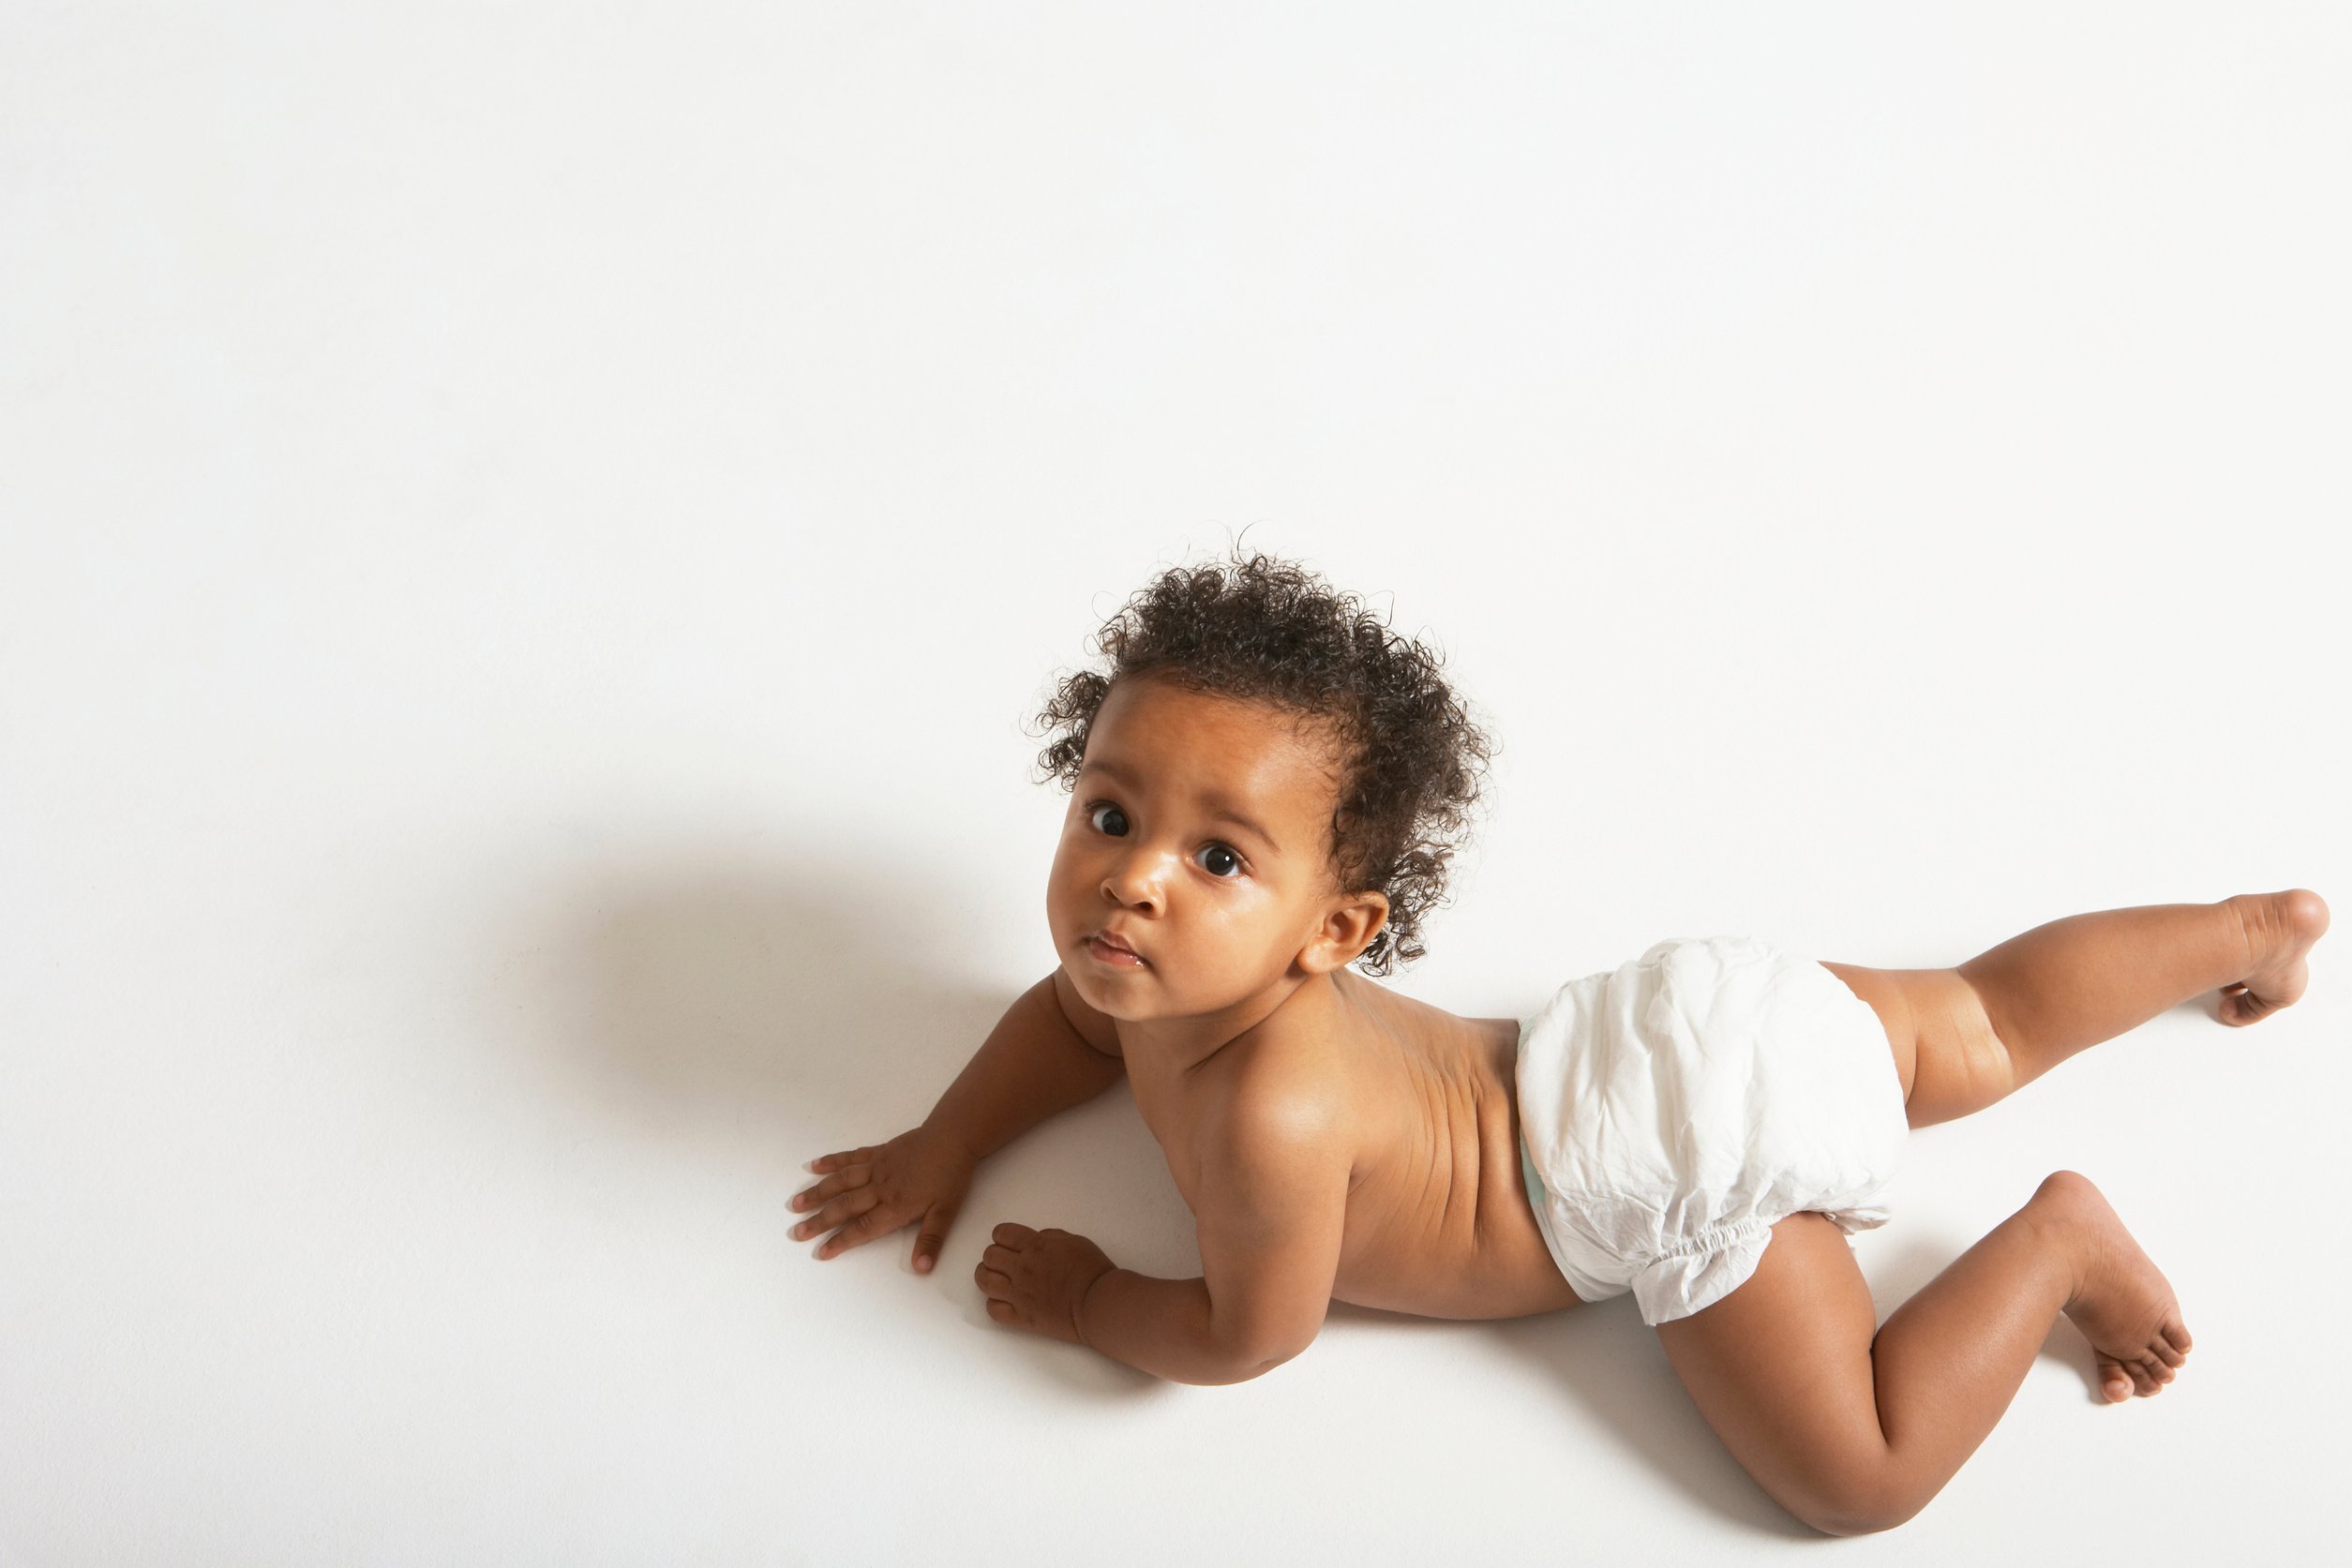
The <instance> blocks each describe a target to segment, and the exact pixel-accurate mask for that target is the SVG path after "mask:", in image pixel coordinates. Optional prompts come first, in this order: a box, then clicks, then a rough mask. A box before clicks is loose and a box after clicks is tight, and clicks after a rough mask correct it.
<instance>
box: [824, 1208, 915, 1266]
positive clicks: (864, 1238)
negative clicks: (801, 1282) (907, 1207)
mask: <svg viewBox="0 0 2352 1568" xmlns="http://www.w3.org/2000/svg"><path fill="white" fill-rule="evenodd" d="M854 1201H855V1200H854V1199H836V1200H835V1202H854ZM868 1202H869V1203H872V1202H873V1200H868ZM907 1218H908V1216H906V1215H903V1214H900V1213H899V1212H898V1211H897V1210H896V1209H891V1208H881V1207H869V1208H868V1209H867V1210H866V1211H865V1212H864V1213H863V1214H861V1215H859V1216H858V1217H856V1218H855V1219H852V1220H851V1221H850V1222H849V1223H848V1224H846V1225H845V1226H843V1227H842V1228H841V1229H840V1230H838V1231H836V1232H833V1233H832V1234H831V1236H829V1237H827V1238H826V1240H825V1245H824V1246H822V1247H818V1248H817V1249H816V1255H817V1257H819V1258H831V1257H832V1256H833V1255H835V1254H836V1253H841V1252H846V1251H848V1250H849V1249H850V1248H851V1247H863V1246H864V1245H865V1244H866V1243H867V1242H870V1241H872V1240H873V1239H874V1238H875V1237H876V1236H887V1235H889V1234H890V1233H891V1232H892V1231H895V1230H897V1229H898V1228H899V1227H900V1226H901V1225H904V1224H906V1221H907ZM805 1223H814V1222H813V1221H810V1222H805Z"/></svg>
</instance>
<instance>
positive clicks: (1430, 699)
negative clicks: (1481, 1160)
mask: <svg viewBox="0 0 2352 1568" xmlns="http://www.w3.org/2000/svg"><path fill="white" fill-rule="evenodd" d="M1224 564H1225V563H1223V562H1216V563H1210V564H1206V565H1201V566H1196V567H1191V566H1177V567H1171V568H1169V569H1168V570H1167V571H1165V572H1162V573H1161V575H1159V576H1158V577H1156V578H1154V579H1153V580H1152V581H1151V582H1150V583H1148V584H1146V586H1145V587H1144V588H1143V589H1142V590H1140V591H1138V592H1137V593H1136V595H1135V596H1134V598H1132V599H1131V600H1130V601H1129V602H1128V604H1127V605H1126V606H1125V607H1124V608H1123V609H1122V610H1121V611H1120V612H1119V613H1118V614H1117V615H1116V616H1114V617H1113V618H1112V619H1111V620H1108V621H1106V622H1105V623H1104V624H1103V625H1102V627H1101V630H1099V631H1098V632H1097V633H1096V634H1095V635H1094V637H1093V639H1092V640H1093V642H1094V645H1095V647H1096V648H1097V650H1099V651H1101V652H1103V653H1106V654H1108V655H1109V656H1110V658H1111V660H1112V666H1111V669H1110V672H1109V673H1108V674H1107V675H1104V674H1098V673H1096V672H1094V671H1091V670H1081V671H1078V672H1076V673H1075V674H1071V675H1070V676H1068V677H1067V678H1066V679H1062V680H1061V681H1060V683H1059V684H1058V685H1057V686H1056V688H1055V690H1054V694H1053V696H1052V698H1051V700H1049V701H1048V702H1047V703H1046V705H1045V707H1044V709H1043V710H1042V711H1041V712H1040V713H1039V714H1038V715H1037V717H1038V719H1039V720H1040V721H1041V723H1042V724H1044V725H1045V726H1046V727H1045V729H1044V730H1042V731H1040V730H1036V729H1031V730H1029V731H1027V733H1029V734H1031V735H1037V734H1041V733H1043V734H1055V735H1056V736H1057V738H1056V739H1055V740H1054V742H1053V743H1052V744H1051V745H1049V746H1047V747H1046V748H1045V750H1043V751H1042V752H1040V753H1039V754H1038V758H1037V760H1038V766H1039V767H1040V768H1041V769H1043V776H1042V777H1041V778H1039V779H1038V780H1037V781H1036V782H1037V783H1040V784H1042V783H1044V782H1046V781H1047V780H1048V779H1058V780H1059V781H1060V783H1061V786H1062V788H1063V790H1064V791H1065V792H1069V791H1074V790H1075V789H1076V787H1077V783H1078V772H1079V769H1080V768H1081V767H1082V766H1084V764H1085V761H1086V737H1087V734H1088V733H1089V731H1090V729H1091V728H1092V725H1093V723H1094V717H1095V714H1096V712H1097V711H1098V710H1099V709H1101V706H1102V699H1103V698H1104V697H1105V696H1107V695H1108V694H1109V693H1110V690H1111V686H1112V683H1113V682H1115V681H1117V680H1122V679H1137V678H1144V677H1148V678H1149V679H1156V680H1166V681H1168V682H1170V683H1171V684H1174V685H1176V686H1178V687H1181V688H1183V689H1186V690H1189V691H1192V692H1198V693H1206V694H1215V695H1219V696H1227V697H1235V698H1238V699H1241V700H1244V701H1250V702H1258V703H1264V704H1266V705H1268V706H1271V707H1274V708H1277V709H1285V710H1287V711H1289V712H1290V713H1292V714H1294V715H1296V717H1297V718H1299V719H1300V720H1302V721H1311V722H1313V723H1315V724H1320V725H1321V726H1323V728H1324V732H1325V733H1326V735H1327V736H1328V737H1329V739H1330V740H1331V741H1332V743H1333V750H1334V751H1335V753H1336V754H1337V757H1338V759H1339V761H1340V764H1341V778H1340V787H1339V796H1338V802H1337V804H1336V806H1335V808H1334V809H1333V811H1332V814H1331V822H1330V832H1329V835H1328V837H1327V839H1326V844H1325V846H1324V847H1325V852H1326V859H1327V864H1328V866H1329V869H1330V874H1331V876H1332V878H1333V885H1334V886H1335V887H1336V888H1338V889H1341V890H1342V891H1348V892H1369V891H1374V890H1377V891H1379V892H1381V893H1384V894H1386V896H1387V899H1388V919H1387V923H1386V925H1385V926H1383V927H1382V929H1381V932H1380V934H1379V935H1377V936H1376V937H1374V938H1373V939H1372V941H1371V945H1370V946H1368V947H1367V948H1365V949H1364V950H1363V952H1361V953H1359V954H1358V955H1356V959H1355V961H1354V962H1355V963H1356V965H1357V966H1358V967H1359V968H1361V969H1362V971H1363V972H1364V973H1365V974H1367V975H1371V976H1385V975H1386V974H1387V973H1389V970H1390V968H1391V966H1392V964H1393V963H1396V962H1398V961H1401V962H1403V963H1412V962H1413V961H1414V960H1416V959H1418V958H1420V957H1421V956H1422V955H1423V954H1424V953H1425V952H1427V950H1428V949H1427V948H1425V947H1423V945H1422V943H1421V940H1420V935H1421V921H1422V918H1423V917H1424V916H1426V915H1427V914H1428V913H1429V911H1430V910H1431V909H1432V908H1434V907H1436V906H1437V905H1439V904H1440V903H1442V902H1446V901H1445V900H1444V894H1445V891H1446V875H1447V867H1446V862H1447V861H1448V860H1449V859H1451V858H1452V856H1453V853H1454V850H1455V848H1456V847H1457V845H1458V844H1459V842H1460V841H1461V839H1462V838H1463V837H1464V836H1465V834H1466V830H1467V828H1468V823H1469V815H1470V808H1471V806H1472V804H1473V803H1474V802H1476V800H1477V799H1478V796H1479V785H1480V782H1481V779H1482V777H1483V775H1484V772H1485V770H1486V768H1487V765H1488V763H1489V762H1490V760H1491V757H1492V755H1493V754H1494V752H1495V750H1496V749H1497V748H1496V747H1495V746H1494V744H1493V742H1492V741H1491V740H1490V739H1488V737H1487V735H1486V733H1485V732H1484V731H1483V730H1481V729H1480V728H1479V727H1478V726H1477V725H1476V724H1473V723H1472V722H1471V720H1470V716H1469V713H1468V711H1467V710H1466V709H1465V707H1464V705H1463V704H1462V703H1461V701H1460V700H1459V699H1457V698H1456V696H1455V695H1454V693H1453V691H1452V690H1451V689H1450V688H1449V687H1448V686H1447V685H1446V682H1445V680H1444V679H1442V678H1441V677H1440V676H1439V674H1438V667H1439V666H1440V665H1442V664H1443V663H1444V658H1443V656H1442V655H1439V654H1436V653H1434V652H1432V651H1431V650H1430V649H1427V648H1425V647H1423V646H1422V645H1421V644H1420V643H1419V642H1418V641H1412V642H1408V641H1406V640H1405V639H1404V638H1403V637H1401V636H1393V635H1390V634H1389V632H1388V630H1387V627H1386V623H1385V622H1383V621H1381V620H1376V619H1374V618H1373V616H1372V615H1371V612H1370V611H1369V610H1367V609H1365V608H1364V607H1363V605H1362V604H1361V603H1360V602H1359V601H1358V600H1356V599H1355V598H1354V597H1352V596H1348V595H1342V594H1337V593H1334V592H1333V591H1332V590H1330V589H1329V588H1328V587H1326V585H1325V584H1324V583H1323V582H1322V580H1321V579H1320V578H1318V577H1316V576H1315V575H1313V574H1312V573H1311V572H1308V571H1306V570H1304V569H1303V568H1301V567H1298V566H1296V565H1293V564H1291V563H1289V562H1287V561H1282V560H1277V559H1275V558H1273V557H1270V556H1267V555H1265V554H1263V553H1254V554H1251V556H1249V557H1248V558H1247V559H1246V560H1245V559H1243V558H1241V556H1240V555H1239V552H1238V547H1237V546H1236V551H1235V555H1234V559H1233V562H1232V564H1233V566H1234V568H1235V569H1234V570H1233V571H1231V572H1230V573H1228V572H1226V571H1224V570H1222V567H1223V565H1224Z"/></svg>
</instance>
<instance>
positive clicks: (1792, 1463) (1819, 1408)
mask: <svg viewBox="0 0 2352 1568" xmlns="http://www.w3.org/2000/svg"><path fill="white" fill-rule="evenodd" d="M1877 1333H1878V1318H1877V1314H1876V1312H1875V1311H1874V1309H1873V1308H1872V1307H1871V1305H1870V1288H1869V1286H1868V1285H1867V1284H1865V1282H1864V1280H1863V1277H1862V1270H1861V1268H1860V1266H1859V1265H1858V1264H1856V1263H1855V1262H1854V1256H1853V1250H1852V1248H1851V1247H1849V1246H1848V1245H1847V1242H1846V1236H1845V1232H1842V1231H1840V1230H1839V1229H1838V1228H1837V1227H1836V1225H1835V1224H1834V1223H1832V1222H1831V1221H1830V1220H1829V1219H1827V1218H1826V1217H1823V1216H1821V1215H1818V1214H1812V1213H1799V1214H1792V1215H1790V1217H1788V1218H1786V1219H1784V1220H1782V1221H1780V1222H1779V1223H1778V1224H1777V1225H1775V1226H1774V1227H1773V1228H1772V1242H1771V1244H1770V1245H1769V1246H1767V1247H1765V1248H1764V1256H1763V1259H1762V1261H1761V1262H1759V1263H1758V1264H1757V1265H1756V1272H1755V1273H1754V1274H1753V1275H1751V1276H1749V1277H1748V1278H1747V1280H1746V1281H1745V1283H1743V1284H1742V1285H1741V1286H1740V1288H1739V1289H1738V1290H1735V1291H1733V1292H1731V1293H1730V1295H1728V1296H1725V1297H1724V1298H1723V1299H1722V1300H1721V1301H1718V1302H1716V1303H1715V1305H1714V1306H1712V1307H1705V1308H1703V1309H1701V1310H1700V1311H1698V1312H1694V1313H1693V1314H1691V1315H1690V1316H1689V1317H1687V1318H1677V1319H1675V1320H1673V1321H1672V1322H1663V1323H1660V1324H1658V1325H1657V1336H1658V1341H1659V1343H1660V1344H1662V1345H1663V1346H1664V1347H1665V1349H1666V1359H1667V1360H1668V1361H1670V1362H1671V1363H1672V1364H1673V1366H1674V1370H1675V1372H1676V1373H1677V1374H1678V1375H1679V1376H1680V1377H1681V1378H1682V1380H1683V1386H1684V1387H1685V1388H1687V1389H1688V1390H1690V1396H1691V1399H1692V1400H1693V1402H1695V1403H1696V1404H1697V1405H1698V1407H1699V1413H1700V1414H1701V1415H1703V1416H1705V1417H1706V1420H1707V1425H1708V1426H1712V1427H1714V1428H1715V1435H1716V1436H1717V1437H1719V1438H1721V1439H1722V1440H1723V1445H1724V1446H1725V1447H1726V1448H1729V1449H1730V1451H1731V1456H1732V1457H1733V1458H1736V1459H1737V1460H1739V1462H1740V1465H1741V1467H1742V1468H1743V1469H1745V1471H1747V1472H1748V1474H1750V1475H1752V1476H1754V1477H1755V1478H1756V1481H1757V1484H1758V1485H1759V1486H1762V1487H1763V1488H1764V1490H1765V1491H1766V1492H1767V1493H1769V1494H1770V1495H1771V1496H1772V1498H1773V1501H1775V1502H1778V1503H1779V1504H1780V1505H1781V1506H1782V1507H1783V1508H1786V1509H1787V1510H1789V1512H1790V1513H1791V1514H1794V1515H1795V1516H1797V1517H1799V1518H1800V1519H1805V1520H1807V1521H1813V1520H1817V1519H1821V1518H1824V1517H1829V1516H1836V1515H1838V1514H1840V1513H1842V1512H1843V1511H1845V1509H1846V1508H1847V1507H1848V1506H1849V1504H1850V1501H1851V1499H1850V1496H1849V1495H1848V1493H1849V1492H1850V1489H1851V1488H1852V1486H1854V1484H1855V1483H1856V1482H1857V1481H1858V1480H1859V1479H1861V1478H1865V1477H1875V1476H1876V1475H1877V1474H1878V1473H1879V1471H1880V1469H1881V1468H1882V1467H1883V1465H1884V1462H1885V1458H1886V1441H1885V1439H1884V1437H1883V1436H1882V1435H1881V1434H1880V1426H1879V1413H1878V1396H1877V1383H1876V1381H1875V1377H1874V1373H1873V1368H1872V1364H1871V1360H1870V1344H1871V1341H1872V1339H1873V1338H1875V1337H1876V1336H1877Z"/></svg>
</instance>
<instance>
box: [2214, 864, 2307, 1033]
mask: <svg viewBox="0 0 2352 1568" xmlns="http://www.w3.org/2000/svg"><path fill="white" fill-rule="evenodd" d="M2236 902H2237V903H2238V905H2239V908H2240V912H2241V913H2242V914H2243V915H2244V917H2245V921H2246V940H2247V944H2248V945H2249V946H2250V947H2251V948H2253V950H2254V954H2255V960H2254V972H2253V973H2252V974H2250V975H2248V976H2247V977H2246V978H2244V979H2242V980H2240V981H2239V982H2237V983H2236V984H2235V985H2225V986H2224V987H2222V1000H2221V1018H2222V1022H2223V1023H2228V1024H2232V1025H2236V1024H2242V1023H2255V1022H2257V1021H2259V1020H2261V1019H2265V1018H2268V1017H2270V1015H2271V1014H2272V1013H2274V1012H2276V1011H2278V1010H2279V1009H2280V1008H2285V1007H2291V1006H2293V1005H2294V1003H2295V1001H2296V999H2297V998H2298V997H2300V996H2301V995H2302V994H2303V987H2304V986H2305V985H2307V984H2309V983H2310V980H2311V966H2310V965H2309V964H2307V963H2304V962H2303V955H2304V954H2305V953H2307V952H2309V951H2311V945H2312V944H2313V943H2314V942H2316V941H2318V940H2319V938H2320V934H2321V933H2324V932H2325V931H2326V930H2327V929H2328V901H2327V900H2325V899H2323V898H2321V897H2320V896H2319V895H2318V894H2317V893H2315V892H2313V891H2312V890H2311V889H2309V888H2291V889H2287V890H2286V891H2285V892H2284V893H2247V894H2242V895H2240V899H2239V900H2237V901H2236Z"/></svg>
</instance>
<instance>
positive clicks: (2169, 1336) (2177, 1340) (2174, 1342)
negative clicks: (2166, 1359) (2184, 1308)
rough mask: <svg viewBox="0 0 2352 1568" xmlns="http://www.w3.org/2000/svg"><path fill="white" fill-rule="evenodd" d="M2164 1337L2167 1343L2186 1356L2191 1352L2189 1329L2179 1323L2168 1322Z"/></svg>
mask: <svg viewBox="0 0 2352 1568" xmlns="http://www.w3.org/2000/svg"><path fill="white" fill-rule="evenodd" d="M2164 1337H2165V1343H2166V1344H2168V1345H2170V1346H2171V1347H2172V1348H2173V1349H2174V1350H2176V1351H2180V1353H2181V1354H2182V1355H2184V1356H2185V1355H2187V1354H2188V1353H2189V1351H2190V1344H2189V1331H2188V1330H2187V1329H2185V1328H2183V1327H2181V1326H2180V1324H2179V1323H2166V1324H2165V1327H2164Z"/></svg>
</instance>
